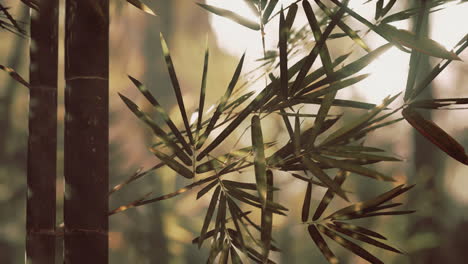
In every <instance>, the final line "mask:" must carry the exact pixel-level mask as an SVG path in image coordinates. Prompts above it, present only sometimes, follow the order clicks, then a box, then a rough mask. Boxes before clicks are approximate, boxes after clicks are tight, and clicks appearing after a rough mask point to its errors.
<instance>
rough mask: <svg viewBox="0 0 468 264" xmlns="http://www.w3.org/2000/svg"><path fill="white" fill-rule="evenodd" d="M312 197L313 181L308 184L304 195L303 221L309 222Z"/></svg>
mask: <svg viewBox="0 0 468 264" xmlns="http://www.w3.org/2000/svg"><path fill="white" fill-rule="evenodd" d="M311 199H312V182H309V183H308V184H307V190H306V193H305V195H304V202H303V203H302V215H301V220H302V222H307V220H308V219H309V212H310V202H311Z"/></svg>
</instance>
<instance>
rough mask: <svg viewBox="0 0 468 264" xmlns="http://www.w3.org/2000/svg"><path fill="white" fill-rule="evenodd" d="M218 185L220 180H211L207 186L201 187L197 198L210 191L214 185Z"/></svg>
mask: <svg viewBox="0 0 468 264" xmlns="http://www.w3.org/2000/svg"><path fill="white" fill-rule="evenodd" d="M217 185H218V181H217V180H213V182H211V183H210V184H208V185H206V186H205V187H203V189H201V190H200V191H199V192H198V193H197V200H198V199H200V198H201V197H202V196H203V195H205V194H206V193H207V192H209V191H210V190H211V189H213V187H215V186H217Z"/></svg>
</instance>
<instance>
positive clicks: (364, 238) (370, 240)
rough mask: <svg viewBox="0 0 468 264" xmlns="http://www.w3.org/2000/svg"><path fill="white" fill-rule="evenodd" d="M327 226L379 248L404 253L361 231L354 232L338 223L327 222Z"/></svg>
mask: <svg viewBox="0 0 468 264" xmlns="http://www.w3.org/2000/svg"><path fill="white" fill-rule="evenodd" d="M327 227H328V228H330V229H333V230H334V231H336V232H339V233H341V234H344V235H347V236H349V237H352V238H353V239H356V240H359V241H362V242H364V243H367V244H370V245H373V246H375V247H379V248H382V249H385V250H388V251H392V252H395V253H398V254H402V252H401V251H400V250H398V249H396V248H394V247H391V246H389V245H387V244H384V243H382V242H380V241H377V240H375V239H373V238H370V237H368V236H366V235H363V234H360V233H357V232H354V231H351V230H348V229H344V228H340V227H339V226H336V225H333V224H327Z"/></svg>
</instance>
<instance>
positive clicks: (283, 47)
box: [279, 8, 289, 99]
mask: <svg viewBox="0 0 468 264" xmlns="http://www.w3.org/2000/svg"><path fill="white" fill-rule="evenodd" d="M279 23H280V25H279V54H280V79H281V95H282V97H283V99H286V98H288V88H289V87H288V80H289V76H288V34H289V32H288V31H289V29H288V27H287V24H286V21H285V19H284V13H283V9H282V8H281V13H280V22H279Z"/></svg>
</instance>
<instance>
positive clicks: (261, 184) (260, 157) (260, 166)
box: [252, 115, 267, 205]
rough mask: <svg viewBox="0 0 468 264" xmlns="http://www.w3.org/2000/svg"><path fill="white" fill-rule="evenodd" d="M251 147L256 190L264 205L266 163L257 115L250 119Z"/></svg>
mask: <svg viewBox="0 0 468 264" xmlns="http://www.w3.org/2000/svg"><path fill="white" fill-rule="evenodd" d="M252 146H253V151H254V169H255V180H256V183H257V190H258V194H259V197H260V199H261V201H262V203H263V205H265V202H266V196H267V176H266V161H265V152H264V148H263V135H262V127H261V123H260V118H259V117H258V116H257V115H254V116H253V117H252Z"/></svg>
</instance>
